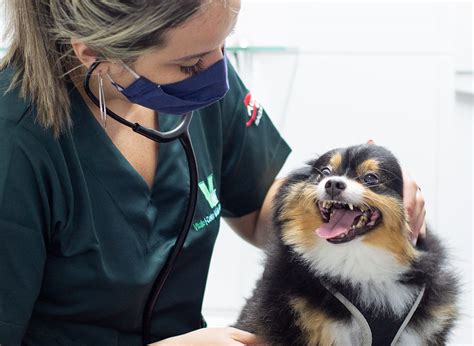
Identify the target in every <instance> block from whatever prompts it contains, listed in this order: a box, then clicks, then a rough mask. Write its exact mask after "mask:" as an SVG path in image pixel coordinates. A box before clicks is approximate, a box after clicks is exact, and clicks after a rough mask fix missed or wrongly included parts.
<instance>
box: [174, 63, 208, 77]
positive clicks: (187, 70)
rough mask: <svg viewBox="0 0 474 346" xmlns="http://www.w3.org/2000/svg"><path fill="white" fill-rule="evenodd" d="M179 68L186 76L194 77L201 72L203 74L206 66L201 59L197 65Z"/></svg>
mask: <svg viewBox="0 0 474 346" xmlns="http://www.w3.org/2000/svg"><path fill="white" fill-rule="evenodd" d="M179 68H180V70H181V72H183V73H184V74H187V75H190V76H194V75H196V74H198V73H199V72H201V71H202V70H203V69H204V64H203V60H202V59H199V60H198V61H197V63H195V64H194V65H191V66H180V67H179Z"/></svg>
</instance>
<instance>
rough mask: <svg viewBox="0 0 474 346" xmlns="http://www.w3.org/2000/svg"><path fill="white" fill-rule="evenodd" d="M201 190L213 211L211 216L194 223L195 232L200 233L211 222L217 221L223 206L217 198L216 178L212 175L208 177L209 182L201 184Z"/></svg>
mask: <svg viewBox="0 0 474 346" xmlns="http://www.w3.org/2000/svg"><path fill="white" fill-rule="evenodd" d="M199 189H200V190H201V192H202V194H203V195H204V197H205V198H206V201H207V203H209V207H211V209H212V211H211V213H210V214H209V215H207V216H205V217H204V218H202V219H201V220H199V221H197V222H195V223H193V228H194V230H195V231H200V230H202V229H203V228H204V227H206V226H208V225H209V224H210V223H211V222H213V221H214V220H215V219H217V217H218V216H219V214H220V213H221V205H220V203H219V198H218V197H217V190H216V188H215V187H214V176H213V175H212V174H211V175H209V176H208V177H207V181H201V182H199Z"/></svg>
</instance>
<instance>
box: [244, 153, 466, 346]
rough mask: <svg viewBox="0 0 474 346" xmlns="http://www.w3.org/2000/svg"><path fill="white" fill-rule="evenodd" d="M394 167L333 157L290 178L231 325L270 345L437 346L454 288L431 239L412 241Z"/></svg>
mask: <svg viewBox="0 0 474 346" xmlns="http://www.w3.org/2000/svg"><path fill="white" fill-rule="evenodd" d="M402 198H403V181H402V172H401V169H400V165H399V163H398V161H397V159H396V158H395V157H394V156H393V154H392V153H391V152H390V151H388V150H387V149H385V148H383V147H380V146H377V145H368V144H367V145H359V146H352V147H349V148H344V149H335V150H332V151H329V152H328V153H326V154H324V155H322V156H321V157H319V158H318V159H316V160H314V161H311V162H310V163H309V164H308V166H307V167H305V168H303V169H301V170H299V171H296V172H294V173H292V174H291V175H289V177H288V178H287V179H286V181H285V183H284V184H283V185H282V186H281V188H280V189H279V191H278V193H277V195H276V197H275V200H274V209H273V222H274V226H275V229H276V237H275V240H274V241H272V242H271V244H269V246H268V248H267V249H266V255H267V256H266V264H265V269H264V272H263V275H262V278H261V279H260V280H259V281H258V282H257V286H256V288H255V290H254V292H253V296H252V297H251V298H250V299H248V301H247V303H246V305H245V306H244V308H243V310H242V312H241V314H240V317H239V319H238V321H237V323H236V325H235V326H236V327H237V328H240V329H243V330H248V331H250V332H253V333H256V334H258V335H259V336H260V337H261V338H262V340H264V341H265V343H266V344H270V345H322V346H326V345H343V346H346V345H377V346H379V345H381V346H382V345H403V346H405V345H409V346H411V345H443V344H445V342H446V340H447V337H448V334H449V331H450V330H451V328H452V326H453V324H454V322H455V320H456V318H457V316H458V309H457V297H458V291H459V290H458V280H457V276H456V275H455V273H454V272H453V271H452V270H450V269H449V267H448V266H447V263H446V262H447V261H446V255H445V251H444V249H443V246H442V244H441V242H440V240H439V239H438V238H437V237H436V236H435V235H434V234H433V233H432V232H431V231H430V230H428V231H427V235H426V237H425V238H419V239H418V242H417V245H416V246H413V245H412V243H411V241H410V228H409V225H408V222H407V216H406V214H405V209H404V206H403V203H402Z"/></svg>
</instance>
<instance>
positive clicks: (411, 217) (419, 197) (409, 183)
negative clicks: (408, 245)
mask: <svg viewBox="0 0 474 346" xmlns="http://www.w3.org/2000/svg"><path fill="white" fill-rule="evenodd" d="M402 174H403V205H404V206H405V209H406V211H407V216H408V223H409V225H410V229H411V231H412V232H411V240H412V242H413V244H416V241H417V239H418V236H419V235H420V234H421V236H424V235H425V234H426V224H425V215H426V210H425V199H424V198H423V194H422V193H421V189H420V188H419V187H418V185H417V184H416V183H415V181H414V180H413V179H411V177H410V176H409V175H408V174H406V173H405V172H402Z"/></svg>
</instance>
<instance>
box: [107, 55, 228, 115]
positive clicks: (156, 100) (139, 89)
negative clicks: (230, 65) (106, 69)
mask: <svg viewBox="0 0 474 346" xmlns="http://www.w3.org/2000/svg"><path fill="white" fill-rule="evenodd" d="M125 67H126V68H127V70H128V71H130V73H131V74H133V76H134V77H135V78H136V80H135V81H134V82H133V83H132V84H130V85H129V86H128V87H126V88H124V87H122V86H121V85H119V84H118V83H116V82H114V81H113V80H112V79H111V78H110V77H109V78H110V79H111V82H112V84H113V85H114V86H115V87H116V88H117V89H118V90H119V91H120V92H121V93H122V94H123V95H125V96H126V97H127V99H128V100H129V101H130V102H133V103H136V104H139V105H141V106H144V107H147V108H150V109H154V110H156V111H158V112H162V113H167V114H176V115H181V114H184V113H188V112H191V111H193V110H196V109H199V108H203V107H206V106H208V105H210V104H212V103H214V102H216V101H218V100H220V99H221V98H222V97H224V95H225V94H226V93H227V91H228V90H229V81H228V77H227V58H226V56H225V55H224V58H223V59H221V60H219V61H218V62H216V63H214V64H213V65H211V66H210V67H208V68H207V69H205V70H204V71H201V72H199V73H198V74H196V75H194V76H191V77H189V78H187V79H184V80H182V81H180V82H176V83H171V84H162V85H160V84H156V83H154V82H152V81H150V80H148V79H146V78H145V77H143V76H140V75H138V74H137V73H136V72H135V71H133V70H132V69H131V68H130V67H128V66H127V65H125Z"/></svg>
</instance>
